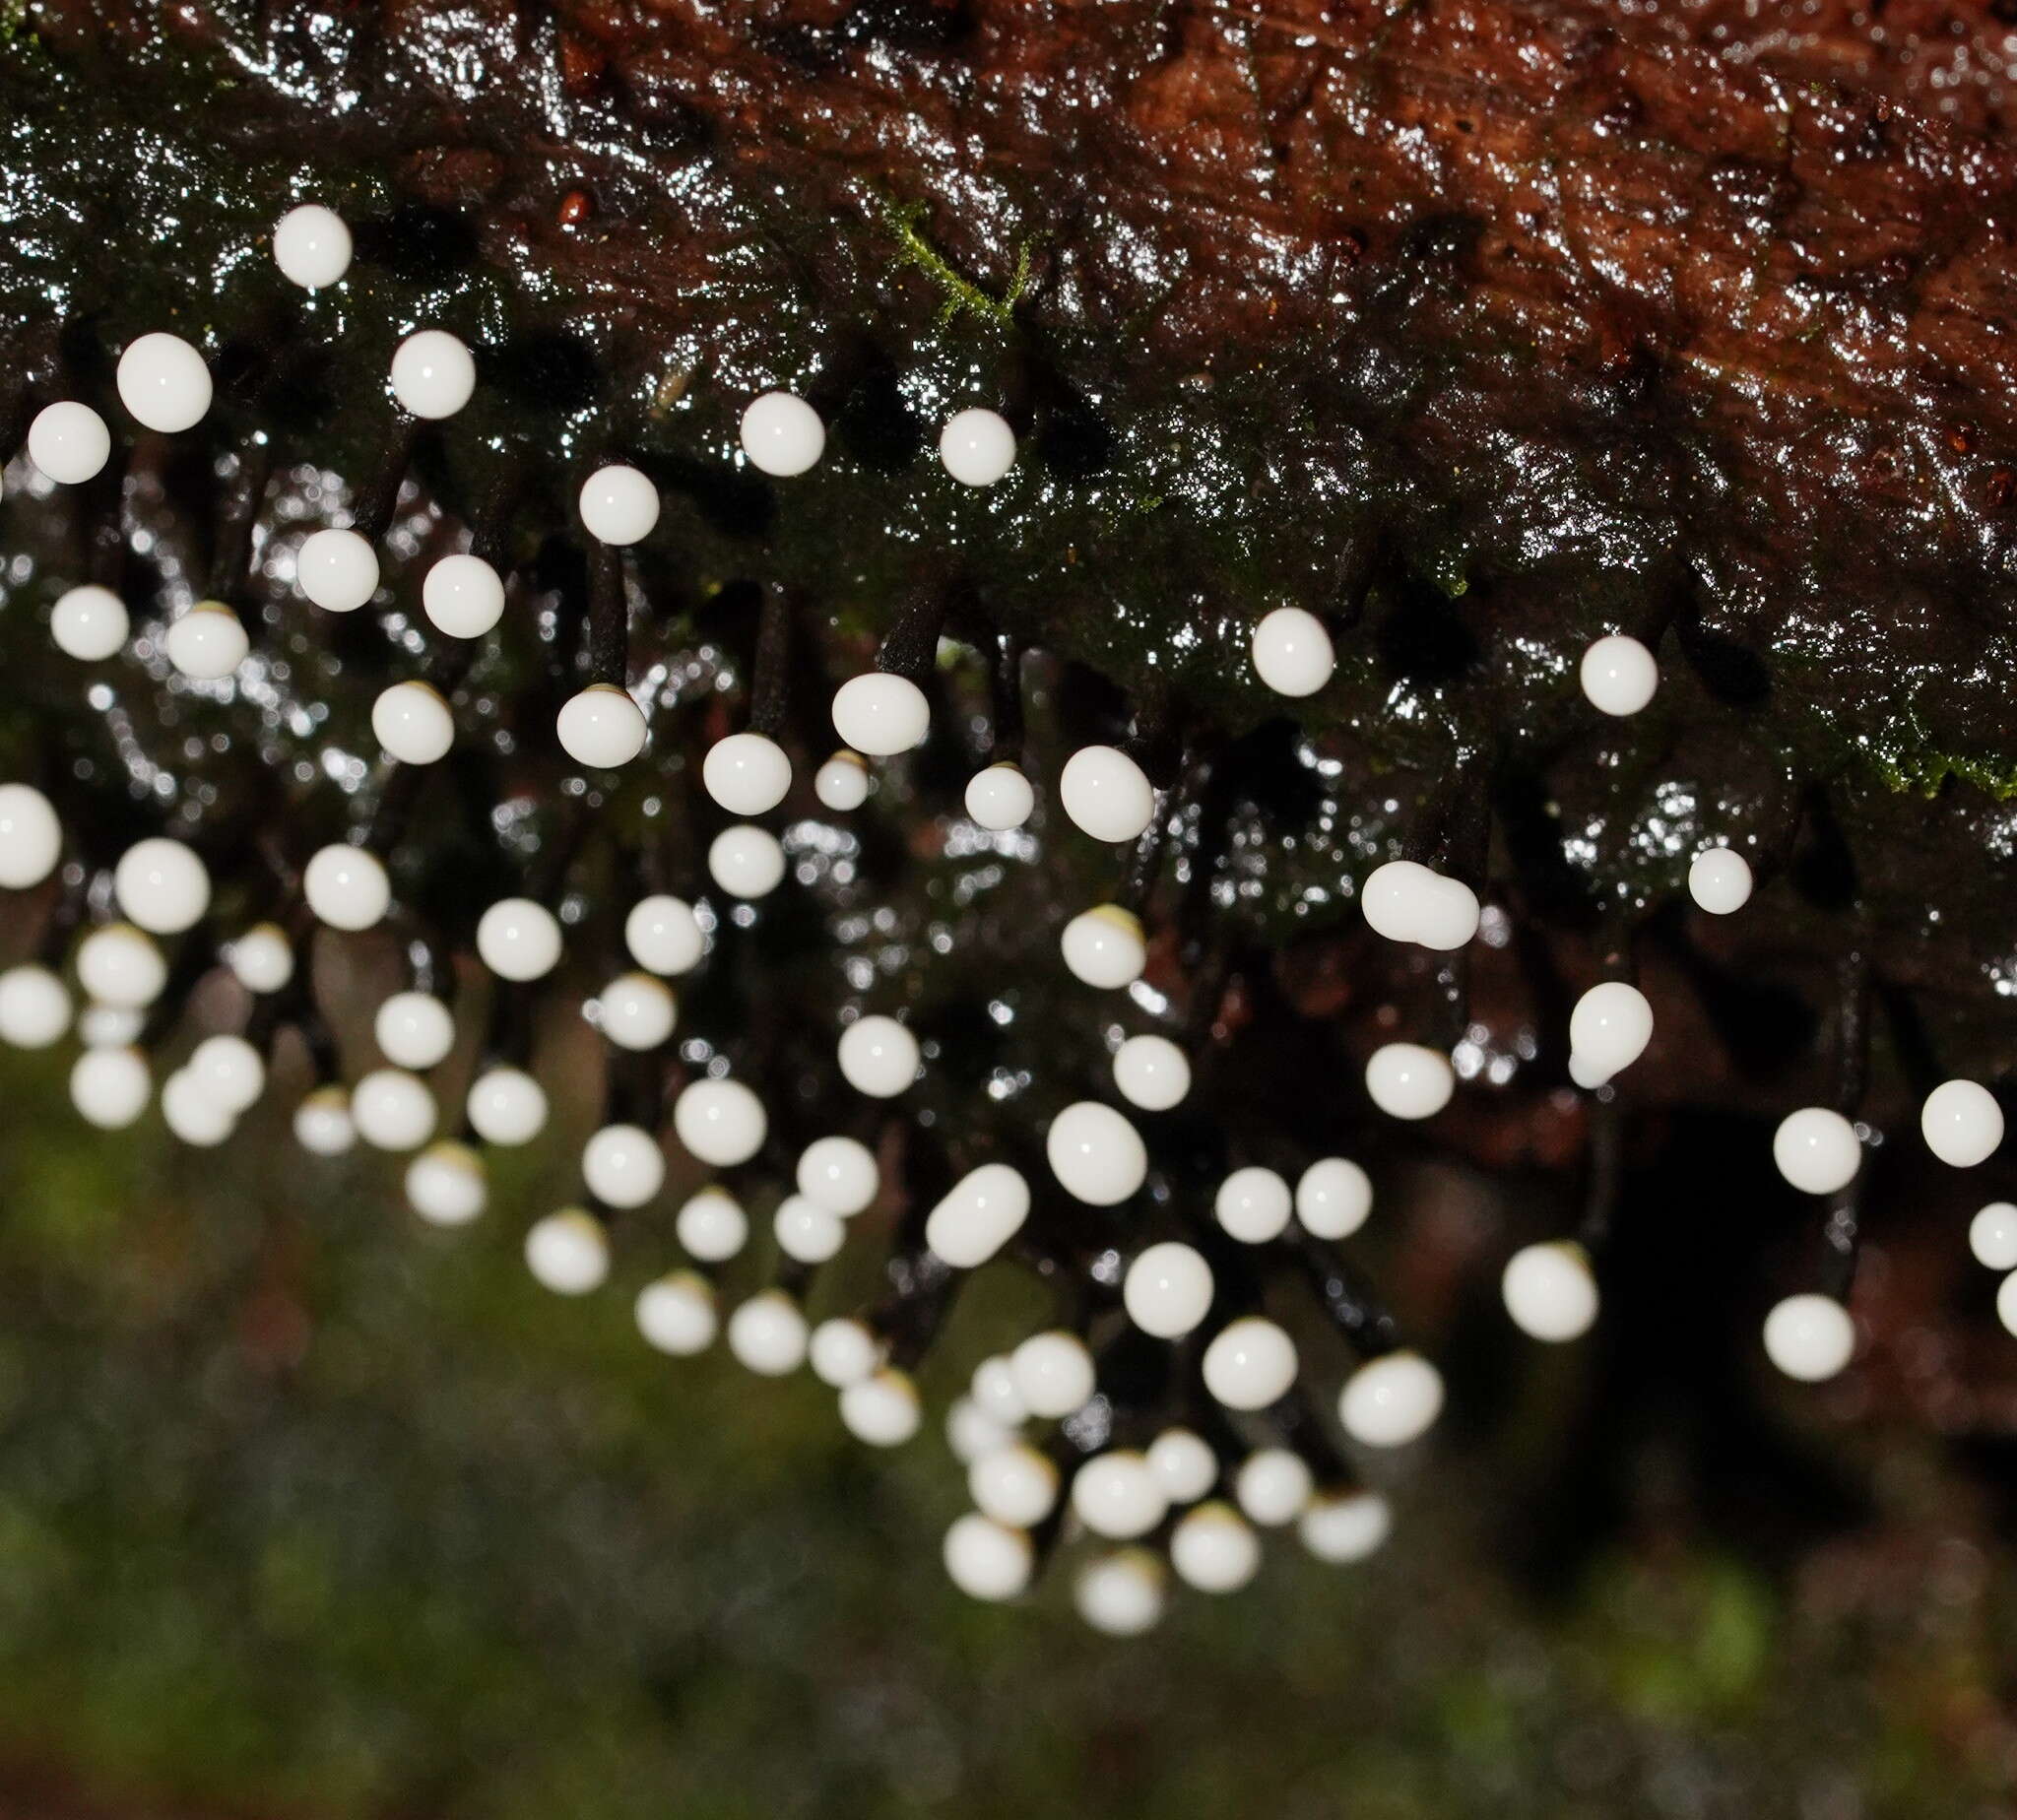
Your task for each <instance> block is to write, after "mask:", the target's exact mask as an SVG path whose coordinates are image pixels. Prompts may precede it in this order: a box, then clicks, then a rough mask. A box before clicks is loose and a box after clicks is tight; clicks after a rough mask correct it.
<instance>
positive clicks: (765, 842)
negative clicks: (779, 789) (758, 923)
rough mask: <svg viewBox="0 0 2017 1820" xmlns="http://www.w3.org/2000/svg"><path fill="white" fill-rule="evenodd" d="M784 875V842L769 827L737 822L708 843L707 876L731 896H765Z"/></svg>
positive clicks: (781, 880)
mask: <svg viewBox="0 0 2017 1820" xmlns="http://www.w3.org/2000/svg"><path fill="white" fill-rule="evenodd" d="M784 873H785V857H784V843H783V842H781V841H780V840H779V839H778V838H777V836H776V835H775V834H773V833H771V831H770V830H769V829H768V828H759V827H756V826H755V825H753V824H752V823H750V822H748V821H739V822H737V823H736V824H735V825H734V826H733V827H726V828H723V829H722V831H721V832H720V833H719V834H717V835H716V836H715V837H714V839H713V840H711V841H709V842H708V844H707V876H708V877H710V878H712V879H713V880H714V881H715V883H716V884H718V885H720V886H721V888H722V889H723V890H724V891H726V892H727V893H728V894H729V895H730V896H731V897H741V898H757V897H768V896H769V895H770V893H771V892H772V891H774V890H776V889H777V887H778V886H779V885H780V884H782V883H783V882H784Z"/></svg>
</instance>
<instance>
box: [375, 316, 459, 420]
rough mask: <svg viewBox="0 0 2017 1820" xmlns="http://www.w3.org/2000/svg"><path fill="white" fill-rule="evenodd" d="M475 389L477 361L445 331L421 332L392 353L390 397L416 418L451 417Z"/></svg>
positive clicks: (423, 330) (407, 339)
mask: <svg viewBox="0 0 2017 1820" xmlns="http://www.w3.org/2000/svg"><path fill="white" fill-rule="evenodd" d="M476 389H477V363H476V361H475V360H474V359H473V358H472V357H471V356H470V351H469V350H468V349H467V348H466V347H464V346H463V344H462V343H461V342H459V341H458V340H456V338H455V337H454V336H453V335H451V334H449V333H448V331H447V330H445V329H422V330H420V331H419V332H418V333H416V334H413V335H409V336H408V337H407V338H406V340H405V341H403V342H401V343H400V344H399V346H398V348H396V349H395V350H394V351H393V355H392V395H393V396H394V397H395V398H397V399H398V400H399V402H400V406H401V408H402V409H404V410H406V411H410V412H411V413H412V414H413V415H414V416H415V417H417V418H428V419H440V418H451V417H453V416H454V415H455V414H456V413H457V412H458V411H460V410H461V409H462V408H463V406H464V405H466V404H468V403H469V401H470V399H471V397H472V396H473V395H474V393H475V392H476Z"/></svg>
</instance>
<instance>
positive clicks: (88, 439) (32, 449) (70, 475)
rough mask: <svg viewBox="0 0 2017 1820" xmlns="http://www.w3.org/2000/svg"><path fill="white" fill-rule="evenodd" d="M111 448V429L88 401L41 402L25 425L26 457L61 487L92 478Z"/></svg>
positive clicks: (74, 485) (72, 485)
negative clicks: (26, 430)
mask: <svg viewBox="0 0 2017 1820" xmlns="http://www.w3.org/2000/svg"><path fill="white" fill-rule="evenodd" d="M111 452H112V432H111V431H110V430H109V429H107V428H106V427H105V420H104V419H103V418H101V417H99V416H98V413H97V412H96V411H94V410H93V409H92V408H91V407H90V406H89V405H80V404H78V403H76V402H75V401H74V400H71V399H65V400H63V401H62V402H60V403H58V404H53V405H44V406H43V407H42V409H41V410H40V411H38V412H36V413H35V416H34V421H33V422H32V423H30V424H29V426H28V458H29V460H30V461H32V462H33V463H34V465H35V466H36V467H37V468H38V469H40V470H41V472H42V473H43V474H45V475H47V476H48V477H49V479H50V480H52V481H54V482H56V483H57V484H58V485H59V486H62V487H77V486H81V485H82V484H83V483H84V482H86V481H89V480H92V479H94V478H95V477H96V476H97V475H98V473H99V471H100V470H101V469H103V467H104V465H105V461H106V459H107V458H108V457H109V456H110V455H111Z"/></svg>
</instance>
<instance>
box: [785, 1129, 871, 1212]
mask: <svg viewBox="0 0 2017 1820" xmlns="http://www.w3.org/2000/svg"><path fill="white" fill-rule="evenodd" d="M797 1179H798V1185H799V1193H800V1194H802V1195H804V1196H805V1197H806V1198H807V1199H808V1200H809V1201H813V1202H817V1203H818V1204H819V1205H820V1206H822V1207H825V1208H827V1209H828V1210H829V1211H831V1212H834V1213H838V1214H839V1215H840V1216H841V1217H842V1218H843V1219H852V1218H853V1217H854V1216H855V1215H856V1214H857V1213H859V1212H861V1211H862V1210H863V1209H864V1208H865V1207H867V1206H868V1205H869V1203H870V1202H872V1201H874V1200H875V1199H876V1190H877V1189H878V1187H879V1186H880V1183H881V1171H880V1170H879V1169H878V1168H877V1166H876V1153H875V1152H874V1151H873V1150H871V1149H870V1148H869V1146H868V1145H867V1144H865V1143H863V1142H861V1141H860V1140H859V1139H857V1138H854V1137H815V1138H814V1139H813V1141H812V1142H811V1143H809V1144H808V1145H807V1146H806V1147H805V1149H803V1150H802V1151H800V1152H799V1165H798V1172H797Z"/></svg>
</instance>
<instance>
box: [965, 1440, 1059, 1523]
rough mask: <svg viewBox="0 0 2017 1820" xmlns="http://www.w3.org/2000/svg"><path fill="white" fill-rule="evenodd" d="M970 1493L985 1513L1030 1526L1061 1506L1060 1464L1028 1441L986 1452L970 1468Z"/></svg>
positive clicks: (968, 1482) (976, 1505)
mask: <svg viewBox="0 0 2017 1820" xmlns="http://www.w3.org/2000/svg"><path fill="white" fill-rule="evenodd" d="M966 1489H967V1495H968V1496H969V1497H971V1498H972V1499H973V1501H974V1504H975V1507H976V1508H977V1509H978V1510H979V1511H980V1512H981V1514H982V1515H983V1516H986V1517H992V1518H993V1519H994V1520H995V1521H996V1522H997V1523H1007V1524H1013V1525H1014V1526H1015V1527H1017V1528H1019V1529H1027V1528H1029V1527H1032V1526H1033V1525H1036V1524H1039V1523H1042V1522H1043V1520H1044V1519H1045V1518H1046V1517H1048V1516H1049V1515H1050V1514H1051V1512H1052V1511H1054V1510H1056V1509H1057V1507H1058V1468H1057V1466H1056V1465H1055V1464H1053V1463H1052V1462H1051V1460H1050V1459H1049V1457H1048V1456H1047V1455H1045V1454H1043V1453H1041V1452H1039V1451H1038V1450H1037V1449H1036V1448H1033V1447H1031V1446H1030V1445H1029V1444H1028V1443H1027V1442H1026V1441H1014V1442H1010V1443H1009V1445H1008V1446H1006V1447H1001V1448H997V1449H995V1450H994V1451H993V1452H992V1453H987V1454H983V1455H982V1456H981V1457H980V1458H979V1459H978V1460H976V1461H974V1462H973V1463H972V1464H971V1465H970V1466H969V1467H968V1468H967V1474H966Z"/></svg>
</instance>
